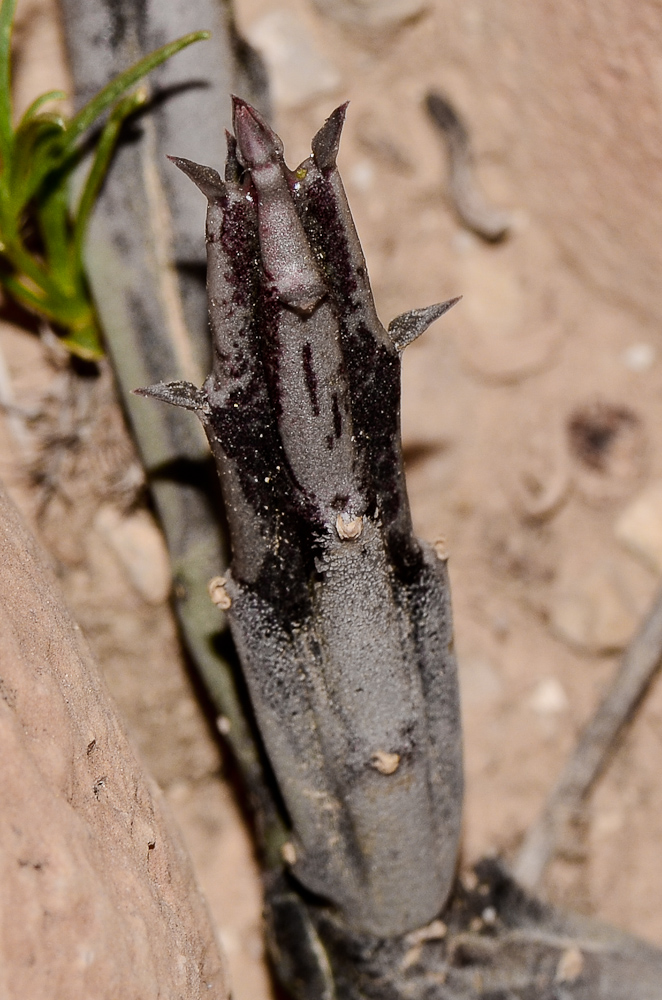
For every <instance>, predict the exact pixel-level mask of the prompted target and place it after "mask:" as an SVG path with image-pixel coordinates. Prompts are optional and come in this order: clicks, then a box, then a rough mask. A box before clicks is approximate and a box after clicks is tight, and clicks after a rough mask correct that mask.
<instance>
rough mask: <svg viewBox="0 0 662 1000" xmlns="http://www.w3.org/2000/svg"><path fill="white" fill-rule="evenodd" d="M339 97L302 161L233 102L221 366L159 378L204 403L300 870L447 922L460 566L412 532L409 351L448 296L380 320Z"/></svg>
mask: <svg viewBox="0 0 662 1000" xmlns="http://www.w3.org/2000/svg"><path fill="white" fill-rule="evenodd" d="M344 115H345V107H344V106H343V107H341V108H338V110H337V111H335V112H334V113H333V114H332V115H331V116H330V118H329V119H328V121H327V122H326V123H325V125H324V126H323V127H322V129H321V130H320V131H319V132H318V134H317V135H316V136H315V138H314V140H313V143H312V155H311V156H310V157H309V158H308V159H307V160H305V161H304V162H303V163H302V164H301V165H300V166H299V167H297V169H296V170H290V169H288V167H287V166H286V165H285V163H284V160H283V147H282V144H281V142H280V139H279V138H278V136H276V135H275V134H274V132H273V131H272V130H271V129H270V128H269V126H268V125H267V124H266V123H265V122H264V120H263V119H262V118H261V117H260V116H259V115H258V114H257V112H255V111H254V110H253V109H252V108H251V107H250V106H248V105H247V104H245V103H244V102H243V101H240V100H235V104H234V130H235V137H229V152H228V159H227V165H226V169H225V180H221V178H220V176H219V175H218V173H217V172H216V171H215V170H212V169H211V168H209V167H203V166H199V165H197V164H194V163H191V162H189V161H187V160H181V159H177V160H175V163H176V164H177V165H178V166H179V167H180V168H181V169H182V170H184V171H185V172H186V173H187V174H188V175H189V176H190V177H191V178H192V179H193V180H194V181H195V183H196V184H197V185H198V187H199V188H200V189H201V190H202V192H203V193H204V194H205V195H206V197H207V199H208V202H209V209H208V216H207V247H208V278H207V284H208V293H209V303H210V320H211V326H212V332H213V342H214V363H213V371H212V373H211V375H210V376H209V377H208V379H207V380H206V382H205V384H204V386H203V387H202V389H198V388H197V387H195V386H192V385H190V384H189V383H182V382H172V383H167V384H160V385H157V386H152V387H150V388H149V389H147V390H142V391H143V392H144V393H145V394H148V395H151V396H155V397H158V398H160V399H164V400H166V401H168V402H170V403H173V404H175V405H179V406H184V407H187V408H189V409H191V410H194V411H196V413H197V414H198V416H199V417H200V419H201V420H202V423H203V425H204V428H205V430H206V432H207V436H208V438H209V442H210V445H211V448H212V451H213V454H214V457H215V459H216V462H217V464H218V469H219V473H220V478H221V484H222V489H223V495H224V500H225V507H226V514H227V519H228V523H229V527H230V534H231V542H232V566H231V570H230V571H229V572H228V574H227V579H226V582H225V588H226V592H227V601H226V603H227V604H228V605H229V617H230V622H231V627H232V634H233V637H234V640H235V643H236V646H237V649H238V651H239V655H240V658H241V663H242V667H243V671H244V674H245V678H246V682H247V685H248V688H249V691H250V696H251V700H252V704H253V709H254V712H255V715H256V719H257V722H258V725H259V729H260V732H261V735H262V739H263V740H264V744H265V747H266V750H267V753H268V756H269V760H270V762H271V766H272V768H273V771H274V774H275V776H276V779H277V782H278V786H279V790H280V794H281V795H282V798H283V801H284V803H285V806H286V809H287V813H288V820H289V823H290V824H291V839H290V843H289V845H288V850H287V851H286V852H285V857H286V859H287V860H288V862H289V865H290V868H291V871H292V873H293V875H294V876H295V878H296V879H297V880H298V881H299V882H300V883H301V884H302V885H303V886H304V887H305V888H306V889H307V890H308V891H309V892H312V893H314V894H315V895H316V896H318V897H321V898H322V899H323V900H325V901H327V902H328V903H329V904H331V906H332V907H333V908H335V910H336V911H337V912H338V913H339V915H340V917H341V918H342V920H343V922H344V923H345V924H346V926H347V927H348V928H350V929H351V930H353V931H358V932H368V933H370V934H374V935H379V936H382V937H386V936H394V935H400V934H403V933H405V932H406V931H408V930H411V929H413V928H415V927H419V926H421V925H422V924H425V923H426V922H429V921H430V920H432V919H433V918H434V917H435V916H436V915H437V914H438V913H439V912H440V910H441V909H442V907H443V906H444V903H445V902H446V899H447V898H448V895H449V893H450V890H451V887H452V883H453V877H454V872H455V866H456V857H457V849H458V838H459V832H460V813H461V803H462V755H461V738H460V726H459V708H458V692H457V678H456V668H455V661H454V657H453V648H452V623H451V610H450V601H449V591H448V578H447V572H446V565H445V562H444V561H443V559H440V558H438V556H437V555H436V554H435V552H434V551H433V550H432V549H431V548H430V547H428V546H427V545H424V544H423V543H421V542H420V541H418V540H417V539H416V538H415V537H414V535H413V533H412V525H411V518H410V512H409V504H408V500H407V494H406V489H405V481H404V474H403V468H402V458H401V449H400V426H399V410H400V356H401V352H402V350H403V349H404V347H405V346H406V345H407V344H408V343H410V342H411V341H412V340H413V339H415V338H416V337H417V336H418V335H419V334H421V333H422V332H423V331H424V330H425V329H426V328H427V327H428V326H429V324H430V323H431V322H433V320H435V319H437V318H438V317H439V316H441V315H442V313H444V312H445V311H446V310H447V309H448V308H449V306H450V305H452V302H448V303H443V304H440V305H434V306H431V307H429V308H427V309H421V310H415V311H413V312H411V313H407V314H405V315H403V316H400V317H398V318H397V319H395V320H394V321H393V322H392V323H391V324H390V326H389V328H388V330H386V329H385V328H384V327H383V326H382V324H381V323H380V321H379V319H378V318H377V315H376V312H375V307H374V303H373V299H372V295H371V291H370V285H369V281H368V275H367V272H366V265H365V260H364V257H363V254H362V251H361V247H360V244H359V240H358V237H357V234H356V231H355V228H354V224H353V221H352V217H351V214H350V211H349V208H348V205H347V201H346V198H345V193H344V190H343V187H342V183H341V180H340V176H339V173H338V170H337V167H336V154H337V151H338V143H339V140H340V133H341V129H342V124H343V120H344Z"/></svg>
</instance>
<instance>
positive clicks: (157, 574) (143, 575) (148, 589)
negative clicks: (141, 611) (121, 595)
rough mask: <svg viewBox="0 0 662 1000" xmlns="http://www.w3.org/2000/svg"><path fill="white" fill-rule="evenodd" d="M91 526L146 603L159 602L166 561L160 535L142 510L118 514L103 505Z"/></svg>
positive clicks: (165, 589) (165, 586) (164, 591)
mask: <svg viewBox="0 0 662 1000" xmlns="http://www.w3.org/2000/svg"><path fill="white" fill-rule="evenodd" d="M94 527H95V529H96V530H97V531H98V532H99V534H100V535H101V536H102V537H103V538H104V539H105V541H106V542H107V543H108V545H109V546H110V548H111V549H112V550H113V552H114V553H115V555H116V556H117V558H118V560H119V562H120V563H121V565H122V568H123V569H124V571H125V572H126V575H127V577H128V579H129V580H130V582H131V583H132V584H133V586H134V587H135V589H136V590H137V591H138V593H139V594H140V596H141V597H142V598H143V599H144V600H145V601H147V603H148V604H162V603H163V601H165V600H166V599H167V597H168V594H169V593H170V586H171V573H170V560H169V558H168V551H167V549H166V545H165V542H164V540H163V535H162V534H161V532H160V531H159V529H158V528H157V526H156V524H155V523H154V520H153V518H152V517H151V515H150V514H149V513H148V512H147V511H146V510H138V511H136V512H135V513H133V514H122V513H121V512H120V511H119V510H118V509H117V508H116V507H113V506H112V505H110V504H105V505H104V506H103V507H100V508H99V511H98V512H97V515H96V517H95V519H94Z"/></svg>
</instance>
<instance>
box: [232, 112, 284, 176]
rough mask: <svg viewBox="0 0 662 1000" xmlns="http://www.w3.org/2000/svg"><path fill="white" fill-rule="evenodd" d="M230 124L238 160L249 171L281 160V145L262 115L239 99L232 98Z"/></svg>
mask: <svg viewBox="0 0 662 1000" xmlns="http://www.w3.org/2000/svg"><path fill="white" fill-rule="evenodd" d="M232 123H233V125H234V134H235V135H236V137H237V147H238V152H239V159H240V161H243V162H244V164H245V165H246V166H247V167H248V168H249V169H250V168H251V167H262V166H266V165H267V164H268V163H274V162H281V163H282V160H283V143H282V142H281V140H280V138H279V137H278V136H277V135H276V133H275V132H274V131H273V129H271V128H270V127H269V125H268V124H267V122H266V121H265V120H264V118H263V117H262V115H260V114H259V112H257V111H256V110H255V108H252V107H251V106H250V104H246V102H245V101H242V100H241V98H240V97H233V98H232Z"/></svg>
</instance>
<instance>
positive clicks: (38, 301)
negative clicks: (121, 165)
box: [0, 0, 209, 360]
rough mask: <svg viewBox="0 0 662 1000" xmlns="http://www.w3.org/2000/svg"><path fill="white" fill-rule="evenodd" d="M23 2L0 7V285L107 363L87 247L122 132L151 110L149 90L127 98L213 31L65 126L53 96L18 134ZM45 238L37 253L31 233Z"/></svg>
mask: <svg viewBox="0 0 662 1000" xmlns="http://www.w3.org/2000/svg"><path fill="white" fill-rule="evenodd" d="M15 8H16V0H0V159H1V163H0V257H2V258H3V259H4V268H3V269H2V270H0V283H2V284H3V285H4V287H5V288H6V289H7V291H8V292H9V293H10V294H11V295H12V296H13V297H14V298H15V299H16V300H17V301H18V302H20V303H21V304H22V305H24V306H26V307H27V308H28V309H30V310H32V311H33V312H36V313H38V314H39V315H40V316H44V317H45V318H46V319H48V320H50V321H51V322H52V323H54V324H55V325H56V326H59V327H60V328H61V329H62V330H63V331H64V336H63V338H62V342H63V343H64V344H65V346H66V347H67V348H68V349H69V350H70V351H71V352H72V353H74V354H77V355H79V356H80V357H82V358H87V359H92V360H93V359H96V358H99V357H101V354H102V349H101V340H100V334H99V328H98V324H97V321H96V318H95V314H94V307H93V306H92V303H91V300H90V296H89V291H88V288H87V284H86V280H85V271H84V265H83V241H84V238H85V232H86V229H87V223H88V221H89V218H90V213H91V211H92V207H93V205H94V201H95V199H96V196H97V194H98V193H99V188H100V187H101V184H102V183H103V178H104V176H105V173H106V170H107V169H108V164H109V163H110V159H111V157H112V154H113V150H114V148H115V144H116V142H117V138H118V136H119V132H120V129H121V127H122V123H123V122H124V121H125V119H126V118H127V117H128V116H129V115H130V114H131V113H132V112H134V111H135V110H136V108H138V107H139V106H140V105H141V104H144V103H145V101H146V100H147V91H146V90H145V89H144V88H143V89H141V90H139V91H138V92H136V93H132V94H129V95H128V96H123V95H125V94H126V91H127V90H128V89H129V88H130V87H133V86H134V84H135V83H137V81H138V80H140V79H141V78H142V77H144V76H145V75H146V74H147V73H149V72H150V71H151V70H153V69H155V68H156V67H157V66H160V65H161V63H163V62H165V61H166V59H169V58H170V56H172V55H174V54H175V53H176V52H179V51H180V50H181V49H183V48H186V46H187V45H191V44H192V43H193V42H197V41H200V40H202V39H205V38H209V32H208V31H196V32H192V33H191V34H188V35H185V36H184V37H183V38H179V39H177V40H176V41H174V42H170V43H169V44H168V45H164V46H162V48H160V49H158V50H157V51H156V52H152V53H150V55H148V56H145V58H144V59H141V60H140V61H139V62H137V63H136V64H135V65H134V66H132V67H130V68H129V69H128V70H126V72H124V73H122V74H121V75H120V76H118V77H116V79H114V80H111V82H110V83H109V84H108V85H107V86H106V87H104V88H103V89H102V90H101V91H100V92H99V93H98V94H97V95H96V96H95V97H93V98H92V100H91V101H89V102H88V103H87V104H86V105H85V107H84V108H82V109H81V110H80V111H79V112H78V113H77V114H76V115H74V116H73V117H72V118H71V119H70V120H69V121H67V120H66V119H65V118H64V117H63V116H62V115H61V114H58V113H57V112H56V111H43V110H42V108H43V107H44V105H45V104H47V103H48V102H50V101H54V100H61V99H62V98H64V97H65V96H66V95H65V94H63V93H62V91H60V90H51V91H49V92H48V93H46V94H42V95H41V96H40V97H37V99H36V100H34V101H33V102H32V104H31V105H30V106H29V108H28V109H27V110H26V111H25V113H24V114H23V116H22V118H21V120H20V122H19V124H18V126H17V127H16V129H14V127H13V124H12V103H11V91H10V87H11V63H10V56H11V31H12V24H13V19H14V12H15ZM106 111H110V114H109V116H108V119H107V121H106V123H105V125H104V127H103V129H102V130H101V134H100V136H99V138H98V141H97V144H96V150H95V153H94V157H93V161H92V166H91V168H90V170H89V173H88V176H87V179H86V181H85V183H84V185H83V191H82V194H81V196H80V199H79V202H78V208H77V211H76V213H75V218H74V219H72V217H71V212H70V209H69V186H68V181H69V176H70V174H71V171H72V170H73V168H74V166H75V165H76V163H77V162H78V161H79V159H80V156H81V153H82V146H81V143H80V142H79V140H80V138H81V137H82V135H83V134H84V133H85V131H86V130H87V129H89V128H90V127H91V126H92V125H94V124H95V122H96V121H97V120H98V118H99V117H100V116H101V115H102V114H103V113H104V112H106ZM27 232H29V233H30V234H31V236H30V238H31V240H32V238H33V237H34V236H36V237H37V240H38V243H37V251H36V252H34V251H33V250H32V246H31V244H30V249H28V246H27V245H26V233H27Z"/></svg>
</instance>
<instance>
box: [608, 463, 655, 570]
mask: <svg viewBox="0 0 662 1000" xmlns="http://www.w3.org/2000/svg"><path fill="white" fill-rule="evenodd" d="M614 534H615V535H616V538H617V539H618V541H619V542H622V543H623V544H624V545H625V546H626V547H627V548H628V549H629V550H630V552H632V553H633V554H634V555H635V556H638V558H639V559H641V560H642V561H643V562H644V563H645V564H646V565H647V566H648V567H649V568H650V569H652V570H654V572H656V573H662V481H660V480H658V481H657V482H654V483H651V484H650V486H647V487H646V489H645V490H643V492H642V493H640V494H639V496H637V497H635V499H634V500H633V501H632V503H630V504H629V505H628V506H627V507H626V508H625V510H624V511H623V513H622V514H621V516H620V517H619V518H618V520H617V522H616V525H615V527H614Z"/></svg>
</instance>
